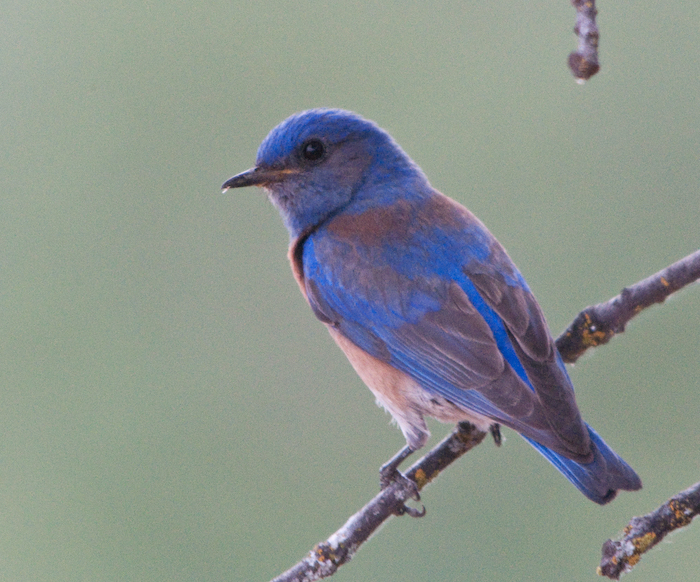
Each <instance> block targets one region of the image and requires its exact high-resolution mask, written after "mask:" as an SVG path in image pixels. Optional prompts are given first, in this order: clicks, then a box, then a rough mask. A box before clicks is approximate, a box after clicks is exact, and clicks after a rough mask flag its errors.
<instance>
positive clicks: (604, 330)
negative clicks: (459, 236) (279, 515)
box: [272, 251, 700, 582]
mask: <svg viewBox="0 0 700 582" xmlns="http://www.w3.org/2000/svg"><path fill="white" fill-rule="evenodd" d="M698 278H700V251H698V252H696V253H693V254H692V255H689V256H687V257H686V258H685V259H682V260H681V261H678V262H677V263H674V264H673V265H671V266H670V267H667V268H666V269H664V270H662V271H659V272H658V273H656V274H655V275H652V276H651V277H649V278H647V279H644V280H643V281H640V282H639V283H636V284H634V285H632V286H630V287H628V288H626V289H624V290H623V291H622V293H621V294H620V295H618V296H617V297H614V298H613V299H611V300H610V301H607V302H605V303H601V304H599V305H595V306H593V307H588V308H586V309H584V310H583V311H582V312H581V313H579V315H578V316H577V317H576V319H575V320H574V322H573V323H572V324H571V325H570V326H569V328H568V329H567V330H566V331H565V332H564V333H563V334H562V335H561V336H560V337H559V338H558V339H557V342H556V343H557V348H558V349H559V351H560V353H561V354H562V358H564V361H565V362H575V361H576V360H577V359H578V357H579V356H580V355H581V354H583V352H585V351H586V350H587V349H588V348H589V347H592V346H598V345H602V344H605V343H607V342H608V341H609V340H610V338H611V337H612V336H613V335H615V334H616V333H622V332H623V331H624V329H625V324H626V323H627V322H628V321H629V320H630V319H632V317H634V316H635V315H636V314H637V313H639V312H640V311H641V310H643V309H645V308H646V307H649V306H650V305H652V304H654V303H660V302H662V301H664V300H665V299H666V297H668V296H669V295H670V294H671V293H673V292H674V291H677V290H678V289H680V288H682V287H684V286H685V285H688V284H689V283H691V282H693V281H695V280H697V279H698ZM485 436H486V433H484V432H481V431H479V430H478V429H476V428H474V427H473V426H471V425H469V424H467V423H461V424H460V425H458V426H457V427H456V428H455V430H453V431H452V433H450V435H449V436H447V437H446V438H445V439H444V440H443V441H442V442H440V443H439V444H438V445H437V446H436V447H435V448H434V449H433V450H431V451H430V452H429V453H428V454H427V455H425V456H424V457H423V458H422V459H420V460H419V461H417V462H416V463H415V464H413V465H412V466H411V468H410V469H409V470H408V471H407V472H406V477H408V478H409V479H410V480H411V481H413V482H415V483H416V485H417V487H418V490H419V491H420V490H422V489H423V488H424V487H425V486H426V485H427V484H428V483H430V482H431V481H432V480H433V479H435V477H437V476H438V475H439V474H440V473H441V472H442V471H443V470H444V469H445V468H446V467H448V466H449V465H450V464H451V463H453V462H454V461H455V460H457V459H458V458H459V457H461V456H462V455H463V454H465V453H466V452H467V451H469V450H471V449H472V448H474V447H475V446H476V445H478V444H479V443H481V441H482V440H483V439H484V437H485ZM493 437H494V441H495V442H496V444H498V443H499V440H500V433H499V432H498V431H497V430H495V432H493ZM697 489H700V484H698V485H696V486H695V488H691V489H688V490H687V491H685V492H683V493H680V494H679V495H678V496H676V497H674V498H673V499H671V500H670V501H669V502H668V503H667V504H666V505H665V506H663V507H662V508H660V509H659V510H657V511H656V512H654V513H653V514H650V515H649V516H645V517H644V518H635V520H640V522H641V520H646V519H650V520H651V519H657V518H651V517H650V516H655V515H656V514H657V513H659V514H660V515H662V514H663V515H662V517H663V516H666V514H665V513H663V512H662V510H664V508H666V511H667V512H670V514H671V515H672V517H669V518H668V519H669V520H670V521H667V522H665V523H673V524H675V525H674V527H681V526H683V525H687V523H690V520H691V519H692V517H693V516H695V515H696V514H697V513H698V504H699V503H700V501H699V500H698V498H699V497H700V493H699V492H698V491H697ZM414 495H415V489H414V487H413V486H412V485H411V484H410V483H407V482H406V481H404V480H400V479H399V480H397V481H395V482H393V483H392V484H391V485H390V486H389V487H387V488H386V489H384V490H382V491H381V492H380V493H379V494H378V495H377V496H376V497H375V498H374V499H372V501H370V502H369V503H368V504H367V505H365V506H364V507H363V508H362V509H361V510H360V511H358V512H357V513H356V514H355V515H353V516H352V517H350V519H348V521H347V522H346V523H345V525H343V527H341V528H340V529H339V530H338V531H337V532H335V533H334V534H333V535H332V536H331V537H329V538H328V539H327V540H326V541H325V542H321V543H319V544H318V545H317V546H316V547H315V548H314V549H313V550H311V552H309V554H308V555H307V556H306V557H305V558H304V559H303V560H302V561H301V562H299V563H298V564H296V565H295V566H293V567H292V568H290V569H289V570H287V571H286V572H285V573H284V574H281V575H280V576H278V577H277V578H275V579H274V580H273V581H272V582H313V581H315V580H321V579H322V578H327V577H328V576H332V575H333V574H334V573H335V572H336V571H337V570H338V568H339V567H340V566H342V565H343V564H345V563H347V562H348V561H350V559H351V558H352V557H353V556H354V555H355V553H356V552H357V550H358V549H359V548H360V546H361V545H362V544H363V543H364V542H366V541H367V540H368V539H369V538H370V536H371V535H372V534H373V533H374V532H375V531H376V530H377V528H378V527H379V526H380V525H381V524H382V523H384V522H385V521H386V520H387V519H388V518H389V517H391V516H392V515H401V514H402V513H404V512H405V511H406V508H405V502H406V501H407V500H408V499H410V498H411V497H412V496H414ZM691 495H695V496H696V497H691ZM683 496H685V497H683ZM635 520H632V522H631V523H630V526H629V527H628V528H627V530H628V531H626V533H627V534H628V535H627V536H626V538H625V539H624V540H622V541H620V542H611V541H609V540H608V542H606V544H605V546H604V550H603V551H604V559H603V562H601V568H600V572H601V573H602V574H604V575H606V576H607V575H609V574H608V571H610V572H612V570H606V569H605V568H609V566H606V565H605V564H606V562H605V559H606V556H608V561H609V562H610V563H611V564H613V563H615V564H617V565H618V566H619V572H622V570H624V569H625V568H626V567H628V566H630V567H631V566H632V565H634V564H635V563H636V561H638V560H639V556H640V555H641V554H642V553H643V552H644V551H646V550H648V549H649V548H650V547H652V546H653V545H654V544H656V543H657V542H658V541H660V540H661V538H662V537H663V535H665V534H666V533H668V531H671V529H674V527H670V528H667V529H655V530H650V531H653V532H654V535H655V536H659V537H658V539H656V538H654V539H656V541H653V540H652V539H650V538H648V537H644V536H645V535H647V536H648V535H650V534H648V533H646V534H644V533H642V534H635V533H634V532H636V531H637V530H632V529H631V528H632V527H633V525H636V523H637V522H635ZM674 520H675V521H674ZM684 520H686V521H684ZM654 523H657V522H654ZM659 523H660V522H659ZM659 528H661V526H659ZM640 531H641V530H640ZM661 532H663V533H661ZM628 539H629V540H630V541H629V542H627V540H628ZM647 541H648V543H646V545H645V542H647ZM635 544H636V545H635ZM630 547H631V548H632V549H631V550H630V549H629V548H630ZM642 547H643V549H639V548H642ZM628 550H629V552H630V553H629V556H628V557H627V561H626V562H624V564H623V562H622V560H623V558H622V557H618V556H622V554H621V553H620V552H622V551H628ZM606 552H607V553H606ZM635 552H636V553H635ZM619 572H618V577H619ZM611 577H613V576H611Z"/></svg>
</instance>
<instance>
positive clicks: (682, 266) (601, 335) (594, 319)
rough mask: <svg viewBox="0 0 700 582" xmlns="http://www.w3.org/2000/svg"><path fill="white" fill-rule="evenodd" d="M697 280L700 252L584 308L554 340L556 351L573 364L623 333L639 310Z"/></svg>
mask: <svg viewBox="0 0 700 582" xmlns="http://www.w3.org/2000/svg"><path fill="white" fill-rule="evenodd" d="M699 278H700V250H699V251H696V252H694V253H692V254H690V255H688V256H687V257H685V258H684V259H681V260H680V261H678V262H676V263H673V264H672V265H671V266H669V267H666V268H665V269H663V270H661V271H659V272H658V273H656V274H655V275H652V276H651V277H647V278H646V279H644V280H643V281H640V282H639V283H635V284H634V285H631V286H630V287H625V288H624V289H623V290H622V293H620V294H619V295H618V296H617V297H613V298H612V299H610V300H609V301H606V302H604V303H599V304H598V305H593V306H591V307H586V309H584V310H583V311H582V312H581V313H579V314H578V315H577V316H576V318H575V319H574V321H573V322H572V323H571V325H569V327H568V328H567V329H566V331H564V333H562V334H561V335H560V336H559V337H558V338H557V349H558V350H559V353H560V354H561V357H562V358H563V360H564V361H565V362H566V363H567V364H573V363H574V362H575V361H576V360H578V359H579V357H581V356H582V355H583V353H584V352H585V351H586V350H587V349H588V348H591V347H596V346H600V345H603V344H606V343H608V342H609V341H610V338H612V337H613V336H614V335H615V334H618V333H622V332H623V331H625V325H627V322H628V321H629V320H630V319H632V318H633V317H634V316H635V315H637V314H638V313H639V312H640V311H642V310H643V309H646V308H647V307H649V306H650V305H653V304H654V303H663V301H664V300H665V299H666V298H667V297H668V296H669V295H671V294H672V293H675V292H676V291H678V290H679V289H681V288H682V287H685V286H686V285H689V284H690V283H693V282H694V281H697V280H698V279H699Z"/></svg>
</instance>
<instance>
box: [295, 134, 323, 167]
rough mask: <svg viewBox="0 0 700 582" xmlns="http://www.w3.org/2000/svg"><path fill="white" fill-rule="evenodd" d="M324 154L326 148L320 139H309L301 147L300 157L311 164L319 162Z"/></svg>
mask: <svg viewBox="0 0 700 582" xmlns="http://www.w3.org/2000/svg"><path fill="white" fill-rule="evenodd" d="M325 153H326V146H324V145H323V142H322V141H321V140H320V139H310V140H309V141H307V142H305V143H304V145H303V146H301V155H302V156H304V159H306V160H309V161H311V162H315V161H317V160H320V159H321V158H322V157H323V155H324V154H325Z"/></svg>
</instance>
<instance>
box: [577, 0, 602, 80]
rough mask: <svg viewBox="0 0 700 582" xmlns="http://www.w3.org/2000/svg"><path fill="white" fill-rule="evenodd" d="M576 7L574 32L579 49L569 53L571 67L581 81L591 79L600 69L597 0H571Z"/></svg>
mask: <svg viewBox="0 0 700 582" xmlns="http://www.w3.org/2000/svg"><path fill="white" fill-rule="evenodd" d="M571 3H572V4H573V5H574V8H576V25H575V26H574V32H575V33H576V36H578V50H577V51H575V52H573V53H571V54H570V55H569V69H571V72H572V73H573V75H574V77H576V80H577V81H578V82H579V83H583V82H585V81H587V80H588V79H590V78H591V77H592V76H593V75H595V74H596V73H597V72H598V71H599V70H600V65H599V64H598V38H599V36H600V35H599V34H598V27H597V26H596V23H595V17H596V14H598V11H597V10H596V8H595V0H571Z"/></svg>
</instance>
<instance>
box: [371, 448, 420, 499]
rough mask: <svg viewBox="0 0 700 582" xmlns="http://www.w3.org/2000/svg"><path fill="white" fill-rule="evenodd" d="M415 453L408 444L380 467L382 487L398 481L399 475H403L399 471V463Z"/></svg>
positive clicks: (384, 487)
mask: <svg viewBox="0 0 700 582" xmlns="http://www.w3.org/2000/svg"><path fill="white" fill-rule="evenodd" d="M411 453H413V449H412V448H411V447H410V446H409V445H406V446H405V447H404V448H402V449H401V450H400V451H399V452H398V453H396V454H395V455H394V456H393V457H391V459H389V460H388V461H387V462H386V463H384V464H383V465H382V466H381V467H379V483H380V484H381V487H382V489H386V488H387V487H388V486H389V485H391V484H392V483H393V482H394V481H396V479H397V477H398V476H399V475H402V473H401V471H399V465H400V464H401V463H403V462H404V460H405V459H406V458H407V457H409V456H410V455H411Z"/></svg>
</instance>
